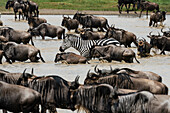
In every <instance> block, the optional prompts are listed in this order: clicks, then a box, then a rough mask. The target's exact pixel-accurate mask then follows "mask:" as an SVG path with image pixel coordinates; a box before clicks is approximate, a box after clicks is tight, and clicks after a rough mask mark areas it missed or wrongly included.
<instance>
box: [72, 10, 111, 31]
mask: <svg viewBox="0 0 170 113" xmlns="http://www.w3.org/2000/svg"><path fill="white" fill-rule="evenodd" d="M73 19H77V20H78V21H79V23H80V24H82V25H83V28H85V27H86V28H90V29H91V31H92V28H100V30H101V31H104V30H103V28H104V29H106V30H107V28H108V27H109V24H108V21H107V19H106V18H104V17H97V16H93V15H85V14H82V13H78V12H77V13H76V14H75V15H74V16H73Z"/></svg>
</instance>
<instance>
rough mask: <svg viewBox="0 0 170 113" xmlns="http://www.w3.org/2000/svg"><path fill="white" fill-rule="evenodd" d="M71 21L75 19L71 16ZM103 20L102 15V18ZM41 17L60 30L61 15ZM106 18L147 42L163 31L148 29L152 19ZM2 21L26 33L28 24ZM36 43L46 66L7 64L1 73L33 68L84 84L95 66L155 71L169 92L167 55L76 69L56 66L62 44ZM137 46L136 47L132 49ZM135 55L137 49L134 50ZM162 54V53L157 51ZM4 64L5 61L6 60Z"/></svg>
mask: <svg viewBox="0 0 170 113" xmlns="http://www.w3.org/2000/svg"><path fill="white" fill-rule="evenodd" d="M70 16H71V17H72V15H70ZM99 16H103V15H99ZM40 17H43V18H46V19H47V21H48V22H49V23H51V24H53V25H56V26H60V25H61V20H62V15H48V16H47V15H40ZM103 17H106V18H107V19H108V21H109V25H111V24H114V25H115V26H116V27H118V28H122V29H125V30H128V31H130V32H133V33H135V34H136V35H137V36H138V37H144V38H145V39H146V40H147V41H150V40H149V38H147V35H148V34H149V32H150V31H153V33H155V34H156V33H157V31H160V27H158V28H152V27H148V24H149V19H146V18H145V17H142V18H141V19H139V18H138V17H129V16H103ZM1 20H2V21H3V22H4V25H6V26H10V27H13V28H14V29H17V30H27V29H28V28H29V27H28V24H27V22H26V21H16V22H15V21H14V16H12V15H2V17H1ZM168 22H170V15H168V16H167V20H166V21H165V22H164V25H165V27H166V28H168V27H170V23H168ZM34 43H35V46H36V47H37V48H39V49H40V50H41V53H42V56H43V57H44V59H45V61H46V63H42V62H39V63H30V61H26V62H16V63H13V64H12V65H10V64H8V63H3V65H0V69H4V70H7V71H10V72H23V70H24V69H25V68H27V72H30V71H31V68H34V70H35V71H34V72H35V74H36V75H38V76H43V75H50V74H55V75H59V76H61V77H63V78H64V79H66V80H68V81H73V80H74V79H75V77H76V76H77V75H79V76H80V83H83V81H84V79H85V77H86V73H87V71H88V70H89V69H91V70H92V71H93V69H94V66H95V65H96V64H98V65H99V68H101V69H103V68H105V69H107V68H108V69H109V66H112V68H122V67H128V68H132V69H135V70H141V71H153V72H155V73H157V74H159V75H161V76H162V77H163V83H164V84H166V85H167V86H168V87H169V88H170V74H169V73H170V54H169V52H166V53H167V55H154V54H153V53H151V54H153V55H154V56H153V57H149V58H138V59H139V61H140V62H141V63H140V64H137V63H136V61H134V62H135V63H133V64H128V63H124V62H116V61H114V62H112V63H101V62H99V61H98V60H92V61H90V62H91V64H77V65H68V64H61V63H54V58H55V54H56V53H57V52H59V46H60V45H61V43H62V40H57V39H51V38H49V37H46V40H42V39H41V37H36V38H34ZM133 46H134V45H133ZM132 49H133V50H134V51H135V52H136V48H132ZM67 51H72V52H76V53H78V52H77V51H76V50H75V49H73V48H70V49H68V50H67ZM156 52H157V53H159V52H160V51H156ZM3 61H4V59H3ZM58 111H59V113H60V112H63V113H71V112H72V111H70V110H61V109H58Z"/></svg>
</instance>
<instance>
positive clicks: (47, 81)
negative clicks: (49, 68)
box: [18, 74, 79, 113]
mask: <svg viewBox="0 0 170 113" xmlns="http://www.w3.org/2000/svg"><path fill="white" fill-rule="evenodd" d="M78 79H79V76H77V77H76V78H75V81H73V82H69V81H66V80H64V79H63V78H61V77H59V76H55V75H48V76H46V77H37V78H34V79H33V80H32V81H28V79H27V78H25V77H24V74H23V77H21V78H20V81H19V82H18V84H20V83H21V84H24V85H25V86H28V87H29V88H31V89H34V90H36V91H38V92H39V93H40V94H41V113H46V109H50V111H51V112H53V113H54V112H55V111H56V108H62V109H71V110H75V108H74V106H73V105H72V103H71V101H70V89H72V90H74V89H77V88H78V87H79V82H78Z"/></svg>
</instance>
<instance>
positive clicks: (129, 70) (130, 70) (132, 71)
mask: <svg viewBox="0 0 170 113" xmlns="http://www.w3.org/2000/svg"><path fill="white" fill-rule="evenodd" d="M120 70H126V71H128V72H129V73H136V71H135V70H132V69H130V68H121V69H120Z"/></svg>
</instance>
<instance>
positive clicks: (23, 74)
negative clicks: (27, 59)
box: [22, 68, 27, 77]
mask: <svg viewBox="0 0 170 113" xmlns="http://www.w3.org/2000/svg"><path fill="white" fill-rule="evenodd" d="M26 70H27V68H25V69H24V71H23V73H22V77H25V71H26Z"/></svg>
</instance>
